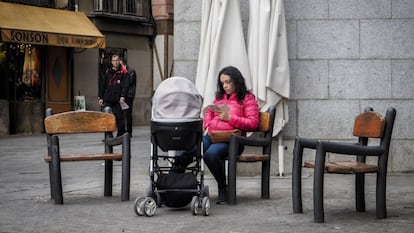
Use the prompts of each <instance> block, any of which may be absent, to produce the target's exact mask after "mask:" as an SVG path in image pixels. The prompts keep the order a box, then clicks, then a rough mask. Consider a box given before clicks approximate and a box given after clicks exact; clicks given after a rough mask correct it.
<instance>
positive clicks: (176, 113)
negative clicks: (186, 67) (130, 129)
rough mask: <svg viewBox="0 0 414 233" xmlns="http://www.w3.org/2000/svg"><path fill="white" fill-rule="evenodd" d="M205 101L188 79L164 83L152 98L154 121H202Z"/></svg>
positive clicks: (172, 79) (178, 78) (173, 79)
mask: <svg viewBox="0 0 414 233" xmlns="http://www.w3.org/2000/svg"><path fill="white" fill-rule="evenodd" d="M202 102H203V99H202V97H201V95H200V94H199V93H198V91H197V89H196V87H195V85H194V84H193V82H191V81H190V80H189V79H187V78H183V77H171V78H168V79H166V80H164V81H162V82H161V83H160V84H159V86H158V88H157V90H156V91H155V93H154V96H153V97H152V116H151V117H152V120H155V121H159V120H161V121H162V120H167V121H177V120H179V121H186V120H191V119H193V120H194V119H200V114H201V108H202Z"/></svg>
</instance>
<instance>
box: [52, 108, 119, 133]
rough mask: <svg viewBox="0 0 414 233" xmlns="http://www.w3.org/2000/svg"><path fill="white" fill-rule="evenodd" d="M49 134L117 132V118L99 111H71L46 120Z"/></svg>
mask: <svg viewBox="0 0 414 233" xmlns="http://www.w3.org/2000/svg"><path fill="white" fill-rule="evenodd" d="M44 123H45V130H46V133H47V134H62V133H65V134H68V133H98V132H113V131H115V130H116V120H115V116H114V115H113V114H111V113H104V112H98V111H69V112H63V113H59V114H55V115H49V116H47V117H46V118H45V121H44Z"/></svg>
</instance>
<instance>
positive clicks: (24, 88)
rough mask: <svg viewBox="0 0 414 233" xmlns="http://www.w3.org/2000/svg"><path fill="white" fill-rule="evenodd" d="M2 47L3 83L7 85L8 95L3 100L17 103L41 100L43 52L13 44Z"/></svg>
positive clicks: (29, 46) (35, 48) (0, 52)
mask: <svg viewBox="0 0 414 233" xmlns="http://www.w3.org/2000/svg"><path fill="white" fill-rule="evenodd" d="M1 47H2V48H1V50H0V57H1V64H2V65H1V68H2V72H1V73H2V76H3V77H2V83H5V84H6V83H7V84H6V85H7V87H5V90H4V91H5V93H7V94H5V96H2V98H5V99H9V100H17V101H38V100H40V99H41V96H42V81H41V76H40V75H41V71H42V70H41V60H40V59H41V54H40V53H41V50H40V49H39V48H37V47H35V46H32V45H25V44H12V43H7V44H6V43H5V44H2V46H1ZM6 80H7V81H6ZM3 88H4V87H3ZM2 91H3V90H2Z"/></svg>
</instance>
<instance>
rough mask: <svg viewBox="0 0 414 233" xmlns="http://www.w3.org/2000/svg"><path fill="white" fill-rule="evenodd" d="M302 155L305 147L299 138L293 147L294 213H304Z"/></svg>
mask: <svg viewBox="0 0 414 233" xmlns="http://www.w3.org/2000/svg"><path fill="white" fill-rule="evenodd" d="M302 157H303V147H302V145H301V143H300V141H299V139H298V138H296V140H295V147H294V148H293V165H292V202H293V203H292V204H293V213H303V209H302V187H301V186H302V180H301V177H302Z"/></svg>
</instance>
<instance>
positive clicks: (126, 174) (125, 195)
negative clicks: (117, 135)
mask: <svg viewBox="0 0 414 233" xmlns="http://www.w3.org/2000/svg"><path fill="white" fill-rule="evenodd" d="M123 137H124V142H125V143H124V145H123V146H122V155H123V158H122V185H121V201H129V193H130V192H129V187H130V177H131V146H130V139H129V134H124V136H123Z"/></svg>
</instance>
